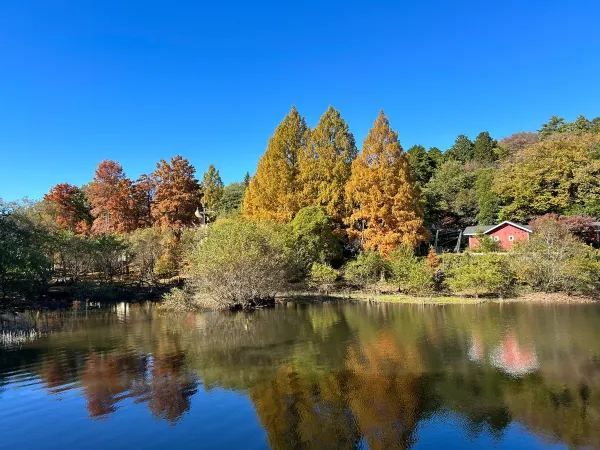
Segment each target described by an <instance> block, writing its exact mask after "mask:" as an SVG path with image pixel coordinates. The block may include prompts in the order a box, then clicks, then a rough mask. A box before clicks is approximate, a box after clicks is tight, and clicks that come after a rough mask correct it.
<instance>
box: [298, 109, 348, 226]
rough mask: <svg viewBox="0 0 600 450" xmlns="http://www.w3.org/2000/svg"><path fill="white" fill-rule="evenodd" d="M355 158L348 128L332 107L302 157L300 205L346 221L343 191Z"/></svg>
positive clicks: (308, 141)
mask: <svg viewBox="0 0 600 450" xmlns="http://www.w3.org/2000/svg"><path fill="white" fill-rule="evenodd" d="M356 154H357V150H356V145H355V142H354V136H353V135H352V133H350V130H349V128H348V124H347V123H346V122H345V121H344V119H343V118H342V116H341V115H340V113H339V112H338V111H337V110H335V109H334V108H333V107H331V106H330V107H329V108H328V109H327V111H326V112H325V114H323V116H321V119H320V120H319V123H318V124H317V126H316V128H315V129H314V130H312V131H311V132H310V135H309V138H308V140H307V145H306V146H305V147H304V148H302V150H301V151H300V153H299V157H298V181H299V185H300V189H301V190H300V192H299V195H300V204H301V205H302V206H321V207H323V208H325V211H326V212H327V214H328V215H330V216H331V217H333V218H334V219H335V220H338V221H341V220H342V219H343V218H344V217H345V199H344V188H345V186H346V183H347V182H348V179H349V178H350V172H351V168H352V161H353V160H354V158H356Z"/></svg>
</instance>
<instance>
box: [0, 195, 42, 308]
mask: <svg viewBox="0 0 600 450" xmlns="http://www.w3.org/2000/svg"><path fill="white" fill-rule="evenodd" d="M49 238H50V236H49V235H48V233H47V232H46V230H45V229H44V228H42V227H39V226H38V225H37V224H36V223H34V222H33V221H32V220H30V219H29V218H28V217H27V216H25V215H24V214H21V212H20V211H19V210H18V209H17V208H15V207H14V206H10V205H7V204H5V203H3V202H2V201H1V200H0V294H1V295H2V297H3V298H6V297H10V296H21V295H30V294H34V293H36V292H39V291H40V290H41V288H42V287H43V286H44V285H45V283H46V282H47V280H48V278H49V276H50V269H51V261H50V258H49V256H48V255H49V251H48V244H49Z"/></svg>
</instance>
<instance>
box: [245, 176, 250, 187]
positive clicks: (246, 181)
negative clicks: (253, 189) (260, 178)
mask: <svg viewBox="0 0 600 450" xmlns="http://www.w3.org/2000/svg"><path fill="white" fill-rule="evenodd" d="M249 184H250V173H249V172H246V174H245V175H244V187H248V185H249Z"/></svg>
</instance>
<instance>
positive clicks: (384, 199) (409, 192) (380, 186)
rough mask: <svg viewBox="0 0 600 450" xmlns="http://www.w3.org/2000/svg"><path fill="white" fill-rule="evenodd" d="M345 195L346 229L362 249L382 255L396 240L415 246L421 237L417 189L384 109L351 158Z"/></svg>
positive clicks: (393, 245)
mask: <svg viewBox="0 0 600 450" xmlns="http://www.w3.org/2000/svg"><path fill="white" fill-rule="evenodd" d="M346 196H347V201H348V205H349V207H350V208H351V214H350V216H349V217H348V218H347V223H348V225H350V226H351V227H352V228H351V230H350V234H351V236H353V237H356V238H360V239H361V241H362V243H363V247H364V248H365V249H367V250H377V251H379V252H380V253H382V254H384V255H387V254H389V253H391V252H392V251H393V250H394V249H396V248H397V247H398V246H399V245H401V244H405V245H408V246H411V247H415V246H416V245H417V244H418V243H419V241H420V240H422V239H424V238H425V235H426V232H425V229H424V227H423V210H422V208H421V204H420V192H419V189H418V187H417V186H415V183H414V182H413V180H412V177H411V175H410V169H409V165H408V161H407V158H406V155H405V154H404V152H403V150H402V147H401V146H400V142H398V135H397V134H396V133H395V132H394V131H393V130H392V129H391V128H390V124H389V121H388V119H387V118H386V117H385V115H384V114H383V112H381V113H380V114H379V116H378V117H377V120H375V123H374V125H373V128H371V130H370V131H369V134H368V136H367V138H366V139H365V142H364V144H363V149H362V152H361V153H360V154H359V156H358V157H357V158H356V159H355V160H354V162H353V163H352V175H351V177H350V180H349V181H348V184H347V185H346Z"/></svg>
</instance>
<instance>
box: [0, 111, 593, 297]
mask: <svg viewBox="0 0 600 450" xmlns="http://www.w3.org/2000/svg"><path fill="white" fill-rule="evenodd" d="M598 217H600V118H595V119H593V120H588V119H586V118H585V117H583V116H580V117H578V118H577V119H576V120H575V121H573V122H567V121H565V120H564V119H561V118H558V117H552V118H551V119H550V120H549V121H548V122H547V123H545V124H543V125H542V126H541V128H540V130H539V131H538V132H519V133H515V134H513V135H511V136H509V137H506V138H504V139H501V140H496V139H494V138H493V137H492V136H490V134H489V133H488V132H487V131H482V132H481V133H479V134H478V135H477V136H476V137H475V139H474V140H471V139H470V138H469V137H467V136H465V135H459V136H458V137H457V138H456V141H455V142H454V144H453V145H452V147H450V148H449V149H446V150H445V151H442V150H440V149H438V148H435V147H432V148H429V149H427V148H426V147H424V146H422V145H414V146H412V147H411V148H409V149H408V150H406V151H405V150H404V149H403V148H402V146H401V144H400V141H399V139H398V134H397V133H396V132H395V131H394V130H393V129H392V127H391V125H390V123H389V121H388V119H387V117H386V116H385V115H384V113H383V112H382V113H380V114H379V116H378V117H377V118H376V120H375V122H374V124H373V126H372V128H371V130H370V131H369V133H368V135H367V137H366V138H365V140H364V142H363V145H362V149H361V150H360V151H359V150H358V148H357V146H356V143H355V139H354V136H353V135H352V133H351V131H350V129H349V127H348V124H347V123H346V122H345V121H344V119H343V118H342V116H341V115H340V113H339V112H338V111H337V110H335V109H334V108H332V107H330V108H329V109H328V110H327V111H326V112H325V113H324V114H323V116H322V117H321V118H320V120H319V122H318V124H317V125H316V127H315V128H314V129H311V128H310V127H309V126H308V125H307V124H306V121H305V119H304V118H303V117H302V116H301V115H300V113H299V112H298V111H297V110H296V109H295V108H292V109H291V111H290V112H289V113H288V115H287V116H286V117H285V118H284V119H283V120H282V122H281V123H280V124H279V125H278V126H277V128H276V129H275V131H274V133H273V135H272V136H271V138H270V139H269V142H268V145H267V148H266V150H265V152H264V154H263V155H262V157H261V158H260V160H259V162H258V166H257V168H256V171H255V174H254V176H252V177H251V176H250V175H249V174H247V175H246V176H245V178H244V180H243V181H242V182H239V183H232V184H229V185H224V183H223V182H222V180H221V177H220V175H219V172H218V170H217V169H216V168H215V167H214V166H212V165H211V166H210V167H208V169H207V170H206V171H205V172H204V174H203V176H202V177H201V179H200V180H198V178H197V174H196V170H195V168H194V167H193V166H192V165H191V164H190V162H189V161H188V160H186V159H185V158H183V157H182V156H175V157H173V158H172V159H171V160H170V161H165V160H162V161H160V162H159V163H158V164H157V165H156V169H155V171H154V172H153V173H151V174H145V175H141V176H140V177H139V178H138V179H137V180H132V179H130V178H128V177H127V175H126V174H125V172H124V170H123V167H122V166H121V165H120V164H119V163H118V162H116V161H102V162H100V164H99V165H98V167H97V169H96V172H95V174H94V176H93V179H92V180H91V181H90V182H89V183H88V184H87V185H84V186H74V185H70V184H68V183H61V184H58V185H56V186H54V187H52V188H51V189H50V190H49V191H48V193H47V194H46V195H45V196H44V198H43V200H41V201H38V202H19V203H15V204H10V203H1V204H0V222H1V223H0V244H1V246H0V289H1V291H0V295H2V296H4V297H15V296H23V295H33V294H39V293H40V292H43V291H44V290H45V289H46V288H47V286H48V285H49V284H68V285H82V284H85V283H90V282H96V283H97V282H99V281H102V282H105V283H114V282H130V283H136V284H137V285H142V284H146V285H153V284H157V283H160V282H164V281H165V280H172V279H173V277H177V276H179V275H184V276H185V278H186V279H188V282H187V283H186V289H185V292H186V293H187V294H189V292H202V297H204V298H210V299H211V302H212V303H216V304H219V305H220V306H223V305H232V304H233V305H246V304H255V303H256V302H257V301H258V300H262V299H266V298H268V299H272V298H273V296H274V295H275V294H276V293H277V292H281V291H282V290H284V289H286V287H284V285H285V286H289V284H290V283H298V282H308V283H309V284H310V285H311V286H312V287H316V288H318V289H325V290H328V289H330V288H331V286H333V285H334V284H336V283H338V284H339V280H340V279H343V280H345V282H347V283H349V284H350V285H352V286H354V287H361V288H364V287H365V286H374V285H378V284H379V285H382V286H385V287H384V288H383V287H382V289H392V290H400V291H403V292H406V293H412V294H433V293H436V292H437V293H442V292H449V291H451V292H454V293H460V294H467V295H485V294H490V295H507V294H510V293H511V292H513V291H514V290H515V289H516V288H517V287H519V288H521V287H523V286H527V288H528V289H535V290H543V291H568V292H582V293H590V292H595V291H597V288H598V287H599V283H600V275H599V274H600V256H599V254H598V251H597V250H594V249H593V248H592V246H590V245H589V244H590V243H592V242H593V237H594V235H593V228H592V223H593V222H594V221H595V220H597V219H596V218H598ZM499 220H513V221H517V222H524V223H532V224H533V225H534V226H535V228H536V233H534V235H533V236H534V237H533V238H532V239H531V240H530V241H529V242H527V243H525V244H523V245H521V246H518V247H517V248H516V249H515V251H513V252H511V255H503V254H500V253H499V252H498V251H497V250H498V249H497V248H494V244H493V242H486V241H485V240H484V241H483V245H482V251H484V252H486V254H484V255H471V254H463V255H460V256H455V255H445V254H444V255H436V254H435V252H433V251H430V253H429V255H428V256H427V257H418V256H416V254H415V250H416V249H421V251H422V249H423V248H425V249H426V248H427V243H428V242H429V240H430V238H431V235H432V231H433V230H436V229H461V228H462V227H464V226H467V225H474V224H493V223H495V222H497V221H499ZM207 222H208V223H209V224H210V225H209V226H208V227H206V226H204V224H205V223H207ZM536 236H537V237H536ZM417 255H418V252H417ZM544 255H545V256H544ZM548 255H551V256H548ZM390 284H391V286H392V287H391V288H390ZM184 294H185V293H184V292H183V291H175V292H174V294H172V295H171V299H173V298H177V299H179V300H178V301H183V300H181V298H183V297H185V296H186V295H187V294H185V295H184Z"/></svg>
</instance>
